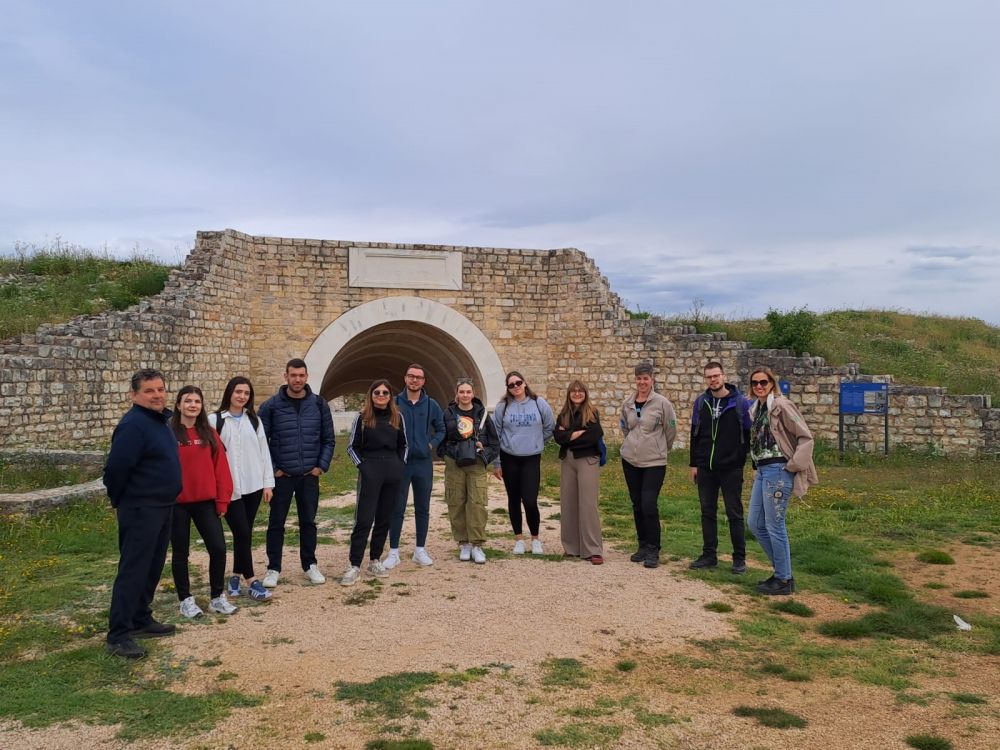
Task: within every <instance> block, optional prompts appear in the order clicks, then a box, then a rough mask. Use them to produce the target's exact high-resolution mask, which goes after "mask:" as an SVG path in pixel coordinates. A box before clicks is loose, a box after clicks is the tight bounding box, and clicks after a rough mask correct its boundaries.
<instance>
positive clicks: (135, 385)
mask: <svg viewBox="0 0 1000 750" xmlns="http://www.w3.org/2000/svg"><path fill="white" fill-rule="evenodd" d="M157 379H159V380H162V381H163V382H164V383H166V382H167V379H166V378H165V377H163V373H162V372H160V371H159V370H154V369H153V368H151V367H147V368H145V369H142V370H139V372H137V373H136V374H135V375H133V376H132V382H131V386H132V393H138V392H139V388H140V387H141V386H142V384H143V383H145V382H146V381H147V380H157Z"/></svg>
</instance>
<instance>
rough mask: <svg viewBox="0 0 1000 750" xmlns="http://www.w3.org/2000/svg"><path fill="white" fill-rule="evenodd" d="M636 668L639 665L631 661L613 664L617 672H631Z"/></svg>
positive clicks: (625, 660)
mask: <svg viewBox="0 0 1000 750" xmlns="http://www.w3.org/2000/svg"><path fill="white" fill-rule="evenodd" d="M637 666H639V665H638V664H636V663H635V662H634V661H632V660H631V659H622V660H621V661H619V662H617V663H615V669H617V670H618V671H619V672H631V671H632V670H634V669H635V668H636V667H637Z"/></svg>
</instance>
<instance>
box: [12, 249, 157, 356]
mask: <svg viewBox="0 0 1000 750" xmlns="http://www.w3.org/2000/svg"><path fill="white" fill-rule="evenodd" d="M170 271H171V267H170V266H166V265H163V264H161V263H159V262H157V261H155V260H153V259H152V258H151V257H149V256H145V255H143V254H141V253H139V252H136V253H135V254H134V255H133V256H132V258H131V259H129V260H118V259H115V258H113V257H111V256H110V255H109V254H108V253H106V252H96V251H93V250H89V249H87V248H82V247H79V246H75V245H69V244H66V243H64V242H61V241H59V240H56V241H55V242H53V243H51V244H49V245H48V246H44V247H35V246H28V245H17V246H15V256H14V257H6V258H0V276H7V275H11V276H13V278H12V279H11V280H5V281H3V282H0V339H6V338H9V337H11V336H16V335H18V334H21V333H29V332H32V331H34V330H35V329H36V328H38V326H40V325H42V324H43V323H60V322H63V321H66V320H69V319H70V318H72V317H74V316H76V315H94V314H96V313H100V312H104V311H105V310H124V309H125V308H127V307H129V306H130V305H134V304H136V303H137V302H138V301H139V300H140V299H142V298H143V297H149V296H151V295H154V294H157V293H158V292H160V291H162V289H163V286H164V284H165V283H166V280H167V277H168V276H169V275H170Z"/></svg>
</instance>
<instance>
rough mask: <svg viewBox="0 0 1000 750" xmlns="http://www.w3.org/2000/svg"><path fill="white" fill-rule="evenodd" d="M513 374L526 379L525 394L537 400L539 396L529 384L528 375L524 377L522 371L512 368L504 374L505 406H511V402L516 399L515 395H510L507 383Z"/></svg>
mask: <svg viewBox="0 0 1000 750" xmlns="http://www.w3.org/2000/svg"><path fill="white" fill-rule="evenodd" d="M511 375H515V376H517V377H519V378H521V380H523V381H524V395H525V396H527V397H528V398H531V399H534V400H536V401H537V400H538V396H536V395H535V392H534V391H533V390H531V386H530V385H528V379H527V378H526V377H524V375H522V374H521V373H519V372H518V371H517V370H511V371H510V372H508V373H507V374H506V375H504V378H503V387H504V393H503V400H504V404H505V406H510V402H511V401H513V400H514V397H513V396H511V395H510V388H508V387H507V383H509V382H510V376H511Z"/></svg>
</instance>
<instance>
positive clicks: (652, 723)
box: [632, 708, 677, 729]
mask: <svg viewBox="0 0 1000 750" xmlns="http://www.w3.org/2000/svg"><path fill="white" fill-rule="evenodd" d="M632 713H633V714H634V716H635V720H636V722H637V723H638V724H639V726H642V727H645V728H646V729H652V728H653V727H665V726H667V725H668V724H676V723H677V719H676V718H674V717H673V716H671V715H670V714H661V713H656V712H655V711H647V710H646V709H644V708H636V709H635V710H634V711H633V712H632Z"/></svg>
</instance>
